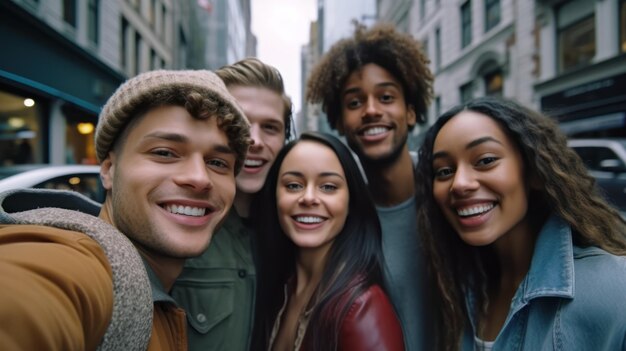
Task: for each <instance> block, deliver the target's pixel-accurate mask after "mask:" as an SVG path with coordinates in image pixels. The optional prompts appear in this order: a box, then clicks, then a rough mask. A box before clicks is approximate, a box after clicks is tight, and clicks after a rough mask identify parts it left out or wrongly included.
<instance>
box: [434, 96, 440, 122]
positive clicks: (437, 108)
mask: <svg viewBox="0 0 626 351" xmlns="http://www.w3.org/2000/svg"><path fill="white" fill-rule="evenodd" d="M440 115H441V96H436V97H435V118H439V116H440Z"/></svg>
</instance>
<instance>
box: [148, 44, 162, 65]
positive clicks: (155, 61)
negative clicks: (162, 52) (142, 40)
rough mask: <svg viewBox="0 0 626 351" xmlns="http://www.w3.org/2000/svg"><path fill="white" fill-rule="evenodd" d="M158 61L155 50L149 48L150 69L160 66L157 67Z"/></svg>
mask: <svg viewBox="0 0 626 351" xmlns="http://www.w3.org/2000/svg"><path fill="white" fill-rule="evenodd" d="M160 63H161V60H160V59H159V56H157V53H156V51H154V49H150V69H151V70H154V69H157V68H161V67H159V64H160Z"/></svg>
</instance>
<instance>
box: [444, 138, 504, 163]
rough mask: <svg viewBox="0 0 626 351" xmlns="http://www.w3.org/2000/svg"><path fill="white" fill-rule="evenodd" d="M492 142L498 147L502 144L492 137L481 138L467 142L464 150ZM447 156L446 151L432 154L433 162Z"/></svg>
mask: <svg viewBox="0 0 626 351" xmlns="http://www.w3.org/2000/svg"><path fill="white" fill-rule="evenodd" d="M490 141H491V142H494V143H498V144H500V145H502V143H501V142H500V141H499V140H498V139H496V138H494V137H490V136H486V137H482V138H478V139H476V140H472V141H471V142H469V143H468V144H467V145H466V146H465V150H468V149H471V148H473V147H476V146H478V145H480V144H483V143H486V142H490ZM446 156H448V152H447V151H438V152H435V153H433V160H435V159H438V158H442V157H446Z"/></svg>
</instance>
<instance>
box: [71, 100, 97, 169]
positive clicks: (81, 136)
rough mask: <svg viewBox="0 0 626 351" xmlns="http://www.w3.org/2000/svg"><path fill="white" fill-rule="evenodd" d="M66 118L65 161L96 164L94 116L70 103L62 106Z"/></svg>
mask: <svg viewBox="0 0 626 351" xmlns="http://www.w3.org/2000/svg"><path fill="white" fill-rule="evenodd" d="M63 114H64V115H65V118H66V122H67V123H66V127H65V163H68V164H96V163H97V161H96V150H95V144H94V133H95V125H96V116H95V115H93V114H92V113H88V112H85V111H83V110H81V109H78V108H76V107H72V106H71V105H65V106H64V107H63Z"/></svg>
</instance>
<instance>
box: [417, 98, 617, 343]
mask: <svg viewBox="0 0 626 351" xmlns="http://www.w3.org/2000/svg"><path fill="white" fill-rule="evenodd" d="M464 110H468V111H474V112H478V113H481V114H484V115H486V116H489V117H490V118H492V119H494V120H495V121H497V122H498V124H499V125H500V126H501V127H502V128H503V130H504V131H505V133H506V134H507V135H508V136H509V137H510V138H511V140H512V141H513V142H514V144H515V145H516V146H517V147H518V149H519V151H520V153H521V155H522V158H523V162H524V169H525V172H526V174H525V176H526V177H527V179H532V181H533V182H535V181H537V182H538V184H539V185H540V188H541V189H540V190H534V191H533V190H531V191H530V193H529V199H528V214H527V216H528V218H529V219H530V220H531V221H532V222H533V226H534V227H536V228H538V229H537V230H539V228H541V226H542V224H543V223H544V222H545V221H546V219H547V216H548V215H549V213H555V214H557V215H558V216H560V217H561V218H562V219H564V220H565V221H566V222H567V223H568V224H569V225H570V226H571V228H572V236H573V240H574V243H576V245H579V246H597V247H600V248H602V249H604V250H606V251H608V252H610V253H613V254H615V255H621V256H624V255H626V222H625V221H624V219H622V218H621V216H620V214H619V212H617V210H615V209H614V208H613V207H611V206H610V205H609V204H607V202H606V201H605V200H604V198H603V197H602V195H601V193H600V192H599V190H598V188H597V187H596V184H595V180H594V178H593V177H591V176H590V175H589V174H588V173H587V169H586V168H585V165H584V163H583V162H582V160H581V159H580V157H578V155H577V154H576V153H575V152H574V151H573V150H571V149H570V148H569V147H568V146H567V138H566V136H565V135H564V134H563V133H561V132H560V130H559V128H558V126H557V124H556V123H555V122H554V121H553V120H552V119H550V118H548V117H546V116H544V115H542V114H540V113H538V112H535V111H532V110H530V109H527V108H525V107H523V106H520V105H519V104H517V103H515V102H512V101H508V100H502V99H496V98H479V99H475V100H472V101H470V102H468V103H467V104H465V105H460V106H457V107H454V108H452V109H451V110H449V111H447V112H445V113H444V114H443V115H442V116H441V117H439V119H438V120H437V121H436V122H435V124H434V125H433V126H432V127H431V128H430V129H429V130H428V132H427V133H426V137H425V139H424V143H423V145H422V146H421V148H420V150H419V160H418V164H417V168H416V173H415V188H416V194H415V196H416V198H417V199H419V201H418V204H419V206H418V212H417V217H418V231H419V233H422V240H423V244H424V250H425V255H426V257H427V260H428V264H429V272H430V274H431V278H432V279H433V281H434V282H435V283H434V284H433V285H434V286H433V289H435V290H436V293H435V294H433V296H435V297H436V299H437V300H438V301H436V303H437V304H438V305H437V306H436V307H437V310H439V311H440V314H439V316H437V330H438V332H437V343H438V349H442V350H457V349H458V348H459V343H460V340H461V335H462V332H463V329H464V328H465V327H466V323H467V313H468V311H466V309H465V300H464V297H463V296H464V293H463V292H464V291H467V290H472V291H474V293H475V296H477V297H478V304H477V311H469V313H476V314H477V315H478V316H483V315H484V308H485V306H486V303H487V298H486V293H485V291H486V287H487V283H488V282H489V281H493V280H494V279H497V278H496V277H495V276H496V275H497V274H496V273H495V272H494V269H493V266H496V264H494V263H493V262H490V261H489V260H490V259H492V258H493V252H492V251H490V248H489V247H473V246H470V245H467V244H465V243H464V242H463V241H462V240H461V239H460V238H459V236H458V235H457V234H456V232H455V231H454V229H453V228H452V227H451V225H450V224H449V223H448V222H447V220H446V219H445V217H444V215H443V213H442V211H441V210H440V209H439V206H438V205H437V203H436V202H435V199H434V197H433V179H434V171H433V164H432V162H433V158H432V156H433V144H434V141H435V138H436V137H437V134H438V133H439V131H440V130H441V128H442V127H443V126H444V125H445V124H446V123H447V122H448V121H449V120H450V119H451V118H453V117H454V116H456V115H457V114H458V113H460V112H462V111H464Z"/></svg>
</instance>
